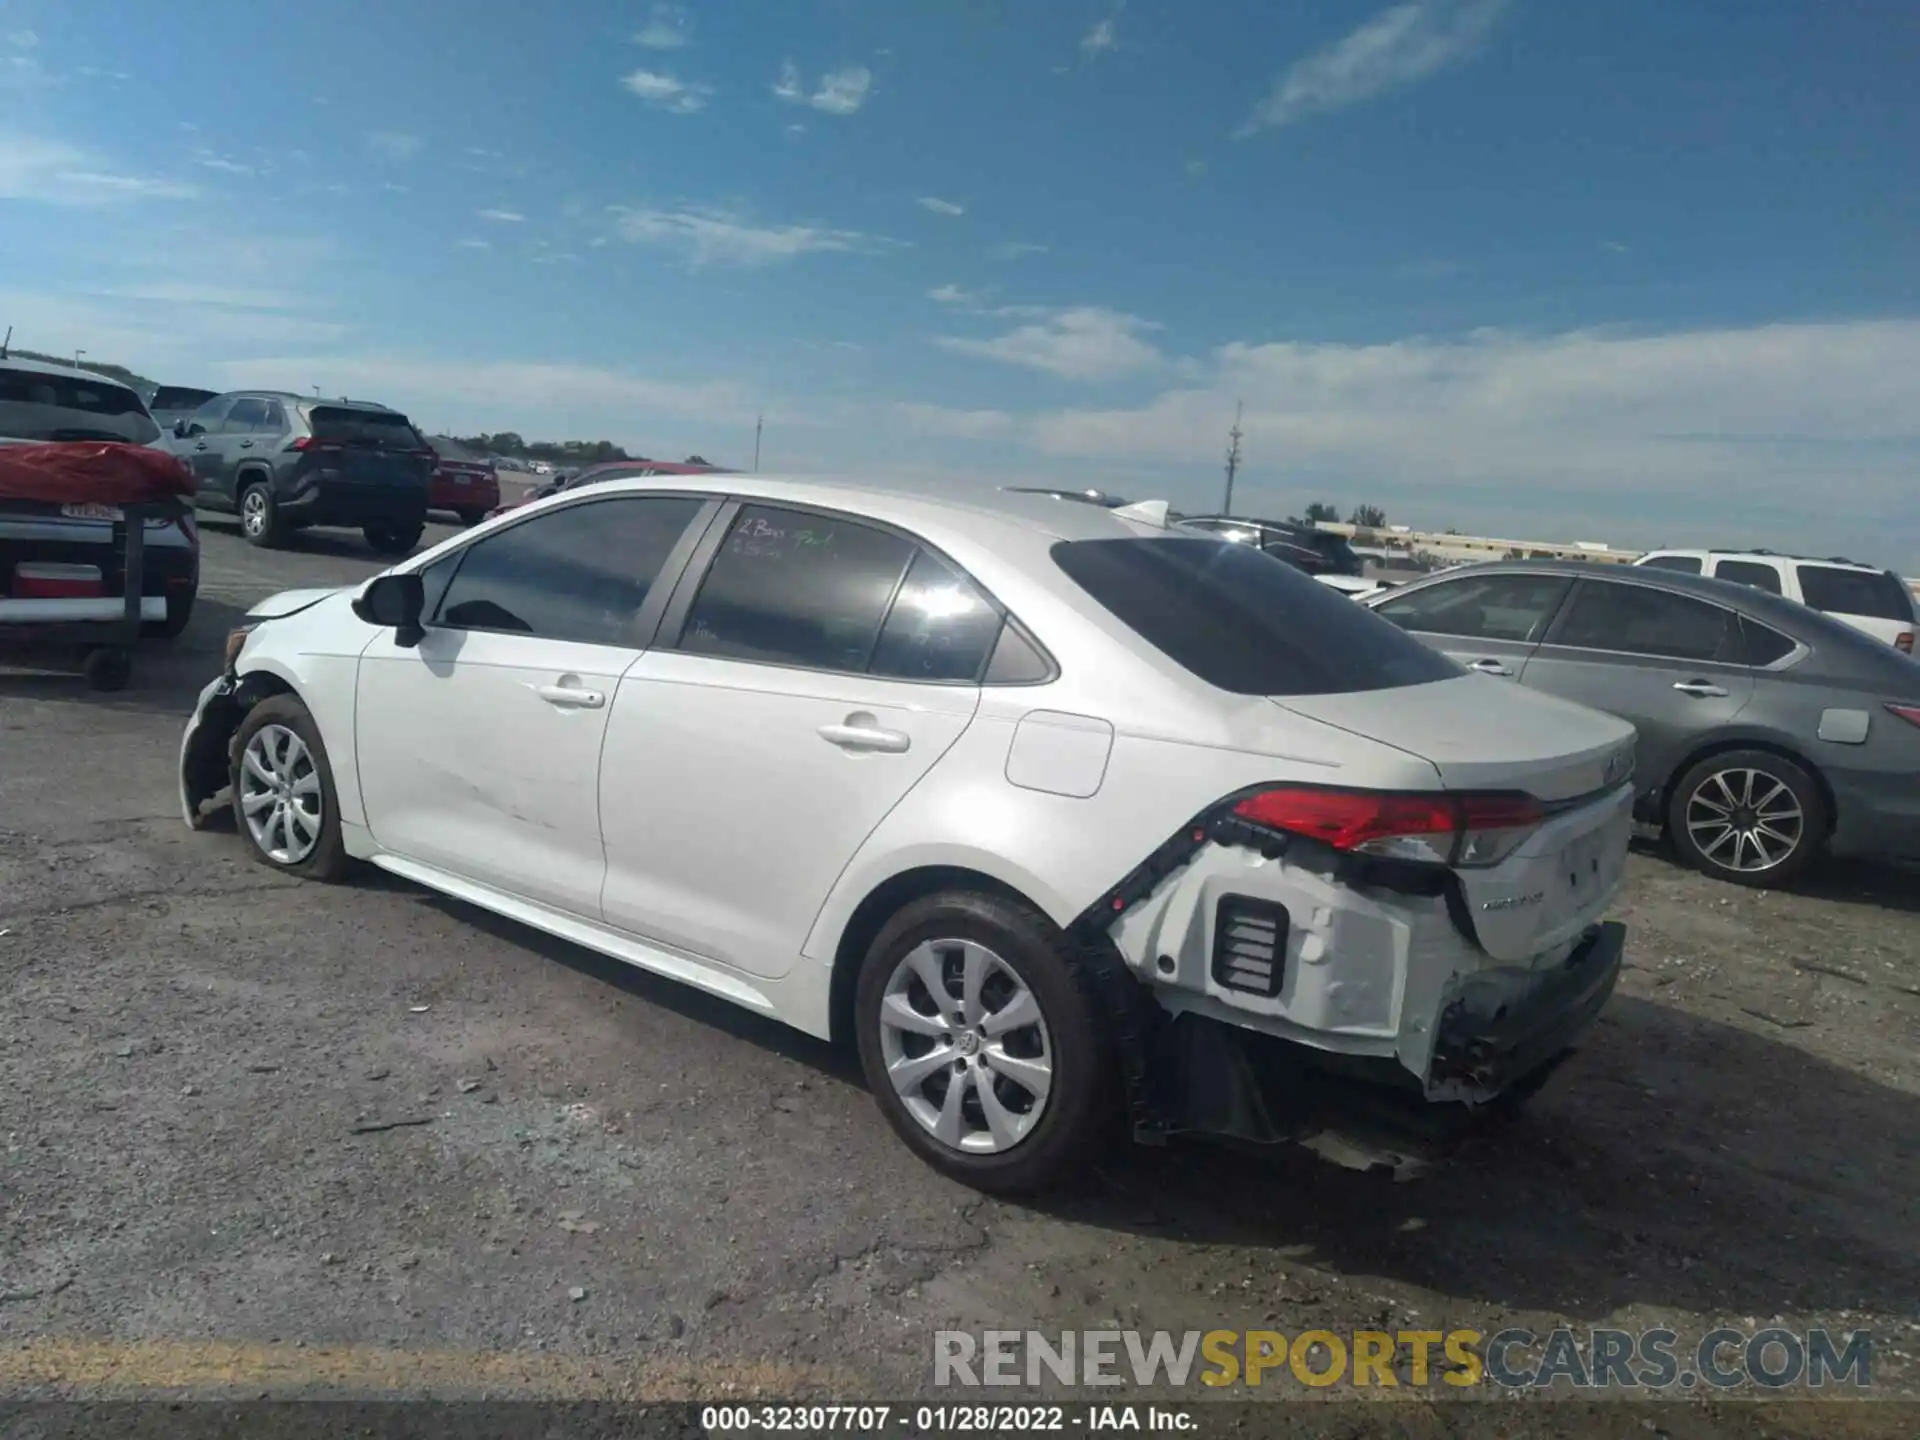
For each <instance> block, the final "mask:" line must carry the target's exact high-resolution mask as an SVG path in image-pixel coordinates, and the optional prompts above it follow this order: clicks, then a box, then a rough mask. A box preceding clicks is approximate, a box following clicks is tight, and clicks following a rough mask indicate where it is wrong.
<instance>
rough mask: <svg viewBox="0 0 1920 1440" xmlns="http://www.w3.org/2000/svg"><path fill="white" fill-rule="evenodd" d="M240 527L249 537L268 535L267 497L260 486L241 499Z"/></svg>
mask: <svg viewBox="0 0 1920 1440" xmlns="http://www.w3.org/2000/svg"><path fill="white" fill-rule="evenodd" d="M240 526H241V528H242V529H244V530H245V531H246V532H247V534H249V535H263V534H265V533H266V529H267V496H266V492H265V491H263V490H262V489H261V488H260V487H259V486H258V485H256V486H254V487H253V488H252V489H251V490H249V491H247V493H246V494H244V495H242V496H241V497H240Z"/></svg>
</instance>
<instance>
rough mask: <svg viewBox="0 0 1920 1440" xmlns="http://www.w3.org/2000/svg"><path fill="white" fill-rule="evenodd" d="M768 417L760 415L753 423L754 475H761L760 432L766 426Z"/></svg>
mask: <svg viewBox="0 0 1920 1440" xmlns="http://www.w3.org/2000/svg"><path fill="white" fill-rule="evenodd" d="M766 423H767V417H766V416H764V415H758V416H755V417H754V421H753V473H754V474H756V475H758V474H759V473H760V431H761V429H762V428H763V427H764V426H765V425H766Z"/></svg>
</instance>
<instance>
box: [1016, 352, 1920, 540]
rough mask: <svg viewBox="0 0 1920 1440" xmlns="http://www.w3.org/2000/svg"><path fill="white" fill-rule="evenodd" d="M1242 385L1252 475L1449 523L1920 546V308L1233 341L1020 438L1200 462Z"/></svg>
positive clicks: (1646, 536) (1117, 454)
mask: <svg viewBox="0 0 1920 1440" xmlns="http://www.w3.org/2000/svg"><path fill="white" fill-rule="evenodd" d="M1241 399H1244V400H1245V402H1246V418H1245V420H1244V421H1243V422H1242V423H1243V426H1244V428H1245V431H1246V442H1245V443H1246V450H1247V454H1248V459H1249V470H1250V472H1251V475H1252V477H1253V478H1254V479H1255V481H1256V483H1257V478H1258V472H1259V470H1260V467H1261V466H1262V465H1263V464H1264V465H1267V466H1271V467H1273V468H1275V469H1279V468H1280V467H1284V468H1285V471H1286V472H1287V473H1289V474H1294V475H1299V476H1303V477H1312V478H1311V479H1303V480H1302V481H1301V482H1300V485H1301V488H1303V489H1304V488H1308V487H1312V488H1324V489H1327V490H1328V491H1330V492H1332V491H1335V490H1341V489H1345V490H1348V491H1350V492H1351V493H1350V495H1349V496H1348V498H1351V499H1355V500H1359V499H1372V500H1375V501H1379V502H1381V503H1385V504H1387V505H1388V508H1389V511H1390V512H1391V511H1393V510H1394V509H1395V508H1399V509H1401V510H1405V509H1406V508H1407V507H1409V506H1411V507H1414V509H1415V511H1416V515H1417V516H1418V518H1420V519H1423V520H1424V521H1426V522H1427V523H1429V524H1431V525H1433V526H1435V527H1440V526H1444V525H1460V526H1462V527H1463V528H1468V529H1472V528H1476V527H1477V528H1480V529H1482V531H1483V532H1485V531H1487V530H1489V529H1490V530H1491V533H1496V534H1500V533H1507V534H1511V533H1512V532H1513V531H1514V529H1515V528H1516V527H1519V526H1530V528H1532V529H1534V530H1536V531H1537V530H1540V529H1541V528H1543V526H1545V527H1548V528H1547V534H1548V535H1551V534H1553V533H1556V530H1555V528H1552V525H1551V524H1550V522H1556V523H1557V524H1558V525H1559V526H1562V527H1565V528H1562V529H1560V530H1559V531H1558V533H1562V534H1565V535H1571V534H1573V533H1574V532H1573V530H1572V529H1571V527H1572V526H1574V525H1580V526H1591V527H1592V528H1593V531H1594V533H1591V534H1589V533H1586V532H1585V531H1582V532H1581V533H1580V534H1579V538H1583V539H1585V538H1599V539H1612V540H1614V541H1615V542H1616V543H1625V544H1632V543H1635V542H1636V541H1639V542H1644V543H1657V542H1658V541H1660V540H1661V539H1662V537H1663V534H1664V535H1665V537H1666V538H1668V539H1672V538H1675V537H1677V536H1678V535H1680V534H1683V533H1688V532H1689V531H1695V530H1697V529H1699V528H1700V527H1701V526H1708V525H1710V526H1712V527H1714V528H1715V529H1716V530H1717V531H1718V532H1732V533H1737V535H1738V536H1739V537H1741V538H1742V539H1743V540H1746V539H1752V540H1754V541H1760V542H1765V541H1769V540H1772V541H1784V542H1789V543H1801V544H1813V545H1816V546H1820V545H1826V546H1831V547H1834V548H1837V549H1845V548H1849V547H1853V546H1863V545H1864V546H1866V547H1868V548H1869V549H1871V550H1873V551H1874V552H1875V553H1884V554H1886V556H1887V561H1888V562H1889V563H1900V564H1906V565H1912V564H1913V563H1914V562H1915V561H1916V560H1920V518H1917V517H1916V513H1915V512H1914V511H1913V509H1912V506H1911V483H1912V475H1913V473H1914V469H1915V465H1916V463H1917V462H1920V422H1916V420H1915V416H1916V415H1920V320H1884V321H1859V322H1836V323H1830V324H1783V325H1767V326H1757V327H1753V328H1749V329H1721V330H1695V331H1681V332H1675V333H1667V334H1635V333H1623V332H1618V331H1574V332H1570V333H1567V334H1561V335H1549V336H1526V335H1514V334H1507V333H1501V332H1482V333H1477V334H1474V335H1470V336H1467V337H1464V338H1461V339H1456V340H1433V339H1408V340H1400V341H1394V342H1388V343H1383V344H1375V345H1332V344H1297V343H1282V344H1235V345H1228V346H1226V347H1224V348H1222V349H1221V350H1219V351H1218V352H1216V354H1215V355H1214V356H1213V358H1212V364H1211V366H1210V367H1209V375H1208V377H1207V378H1206V380H1205V381H1204V383H1200V384H1196V385H1193V386H1191V387H1187V388H1181V389H1174V390H1168V391H1166V392H1165V393H1163V394H1161V395H1160V396H1158V397H1157V398H1155V399H1154V400H1152V401H1150V402H1148V403H1146V404H1144V405H1140V406H1137V407H1132V408H1125V409H1104V410H1095V409H1073V410H1064V411H1059V412H1056V413H1052V414H1047V415H1043V416H1040V417H1037V418H1035V419H1033V420H1032V421H1031V423H1030V424H1029V426H1028V428H1027V431H1026V434H1027V435H1028V437H1029V438H1030V440H1031V441H1032V443H1033V444H1034V445H1035V446H1036V447H1038V448H1039V449H1040V450H1041V451H1043V452H1044V453H1046V454H1049V455H1053V456H1057V457H1082V458H1089V459H1092V458H1103V459H1114V460H1117V459H1122V458H1124V459H1128V460H1138V461H1143V462H1148V463H1151V462H1155V461H1158V462H1165V463H1171V464H1179V465H1185V464H1188V463H1190V462H1193V461H1196V460H1197V459H1198V458H1200V457H1207V458H1208V459H1211V458H1212V457H1213V455H1214V453H1215V452H1216V451H1217V450H1218V449H1219V447H1220V444H1221V438H1222V436H1223V434H1224V433H1225V427H1226V425H1227V424H1228V423H1229V422H1230V421H1231V418H1232V416H1233V411H1234V404H1235V402H1236V400H1241ZM1323 481H1324V484H1323V483H1322V482H1323ZM1362 490H1364V491H1365V492H1366V493H1364V494H1362V493H1361V491H1362ZM1304 498H1311V497H1309V496H1299V495H1296V496H1293V497H1292V501H1291V502H1289V503H1293V502H1298V501H1300V500H1302V499H1304ZM1517 516H1520V517H1524V516H1534V517H1536V518H1535V519H1534V520H1528V519H1526V518H1516V517H1517ZM1396 518H1400V517H1396ZM1876 536H1878V537H1879V538H1878V539H1877V540H1876V539H1875V537H1876ZM1529 538H1537V537H1529ZM1896 552H1897V553H1896Z"/></svg>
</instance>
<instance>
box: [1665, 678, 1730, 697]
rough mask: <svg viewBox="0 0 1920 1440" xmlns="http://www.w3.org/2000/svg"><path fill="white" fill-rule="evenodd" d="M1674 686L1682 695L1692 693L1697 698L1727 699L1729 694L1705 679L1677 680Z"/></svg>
mask: <svg viewBox="0 0 1920 1440" xmlns="http://www.w3.org/2000/svg"><path fill="white" fill-rule="evenodd" d="M1673 688H1674V689H1676V690H1678V691H1679V692H1680V693H1681V694H1682V695H1691V696H1692V697H1693V698H1694V699H1696V700H1720V699H1725V698H1726V694H1727V692H1726V691H1725V690H1724V689H1722V688H1721V687H1720V686H1718V685H1712V684H1709V683H1708V682H1707V681H1705V680H1676V681H1674V683H1673Z"/></svg>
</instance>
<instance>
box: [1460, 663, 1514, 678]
mask: <svg viewBox="0 0 1920 1440" xmlns="http://www.w3.org/2000/svg"><path fill="white" fill-rule="evenodd" d="M1467 668H1468V669H1469V670H1478V671H1479V672H1480V673H1481V674H1482V675H1509V676H1510V675H1512V674H1513V671H1511V670H1509V669H1508V668H1507V667H1506V666H1505V665H1502V664H1501V663H1500V662H1499V661H1498V660H1473V661H1470V662H1468V665H1467Z"/></svg>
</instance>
